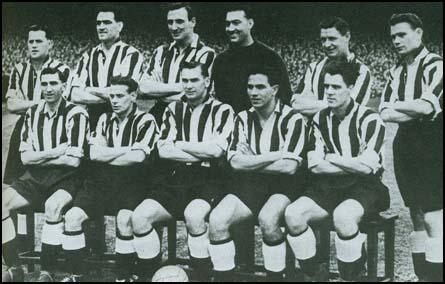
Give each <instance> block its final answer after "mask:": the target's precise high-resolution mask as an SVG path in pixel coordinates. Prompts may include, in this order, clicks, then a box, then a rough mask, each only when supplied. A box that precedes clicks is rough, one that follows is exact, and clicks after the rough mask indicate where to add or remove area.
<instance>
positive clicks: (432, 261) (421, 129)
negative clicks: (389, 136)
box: [380, 14, 443, 281]
mask: <svg viewBox="0 0 445 284" xmlns="http://www.w3.org/2000/svg"><path fill="white" fill-rule="evenodd" d="M389 23H390V26H391V38H392V42H393V45H394V47H395V48H396V51H397V53H398V54H399V55H400V56H401V59H400V61H399V63H398V64H397V65H396V66H395V67H393V68H392V69H391V71H390V75H389V80H388V83H387V86H386V89H385V92H384V97H383V98H382V105H381V107H380V113H381V116H382V118H383V120H384V121H387V122H394V123H398V124H399V129H398V131H397V135H396V137H395V139H394V144H393V150H394V172H395V175H396V179H397V184H398V186H399V189H400V192H401V194H402V197H403V199H404V201H405V204H406V206H408V207H409V208H410V213H411V219H412V221H413V225H414V232H412V233H411V235H410V241H411V250H412V256H413V263H414V270H415V273H416V275H417V276H418V278H419V279H420V280H427V281H443V268H442V263H443V155H442V154H443V112H442V108H443V97H442V96H443V85H442V84H443V83H442V82H443V60H442V58H441V57H440V56H439V55H437V54H433V53H431V52H429V51H428V50H427V49H426V48H425V47H424V45H423V43H422V35H423V27H422V21H421V20H420V18H419V17H418V16H417V15H415V14H396V15H393V16H392V17H391V20H390V21H389Z"/></svg>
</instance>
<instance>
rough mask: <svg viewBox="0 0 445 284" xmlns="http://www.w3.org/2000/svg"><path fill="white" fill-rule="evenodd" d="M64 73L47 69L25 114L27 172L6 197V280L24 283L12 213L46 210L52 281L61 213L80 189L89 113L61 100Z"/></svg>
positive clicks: (44, 269) (44, 276)
mask: <svg viewBox="0 0 445 284" xmlns="http://www.w3.org/2000/svg"><path fill="white" fill-rule="evenodd" d="M66 74H67V73H62V72H61V71H60V70H59V69H56V68H45V69H43V70H42V72H41V74H40V85H41V90H42V97H43V100H42V101H41V102H40V103H39V104H37V105H35V106H32V107H31V108H30V109H29V110H28V111H27V112H26V115H25V121H24V125H23V128H22V134H21V142H20V153H21V159H22V162H23V164H24V165H25V167H26V171H25V173H24V174H23V175H22V176H21V177H19V178H18V179H16V180H15V181H14V182H13V183H12V185H11V187H9V188H7V189H6V190H4V191H3V192H2V255H3V257H4V260H5V262H6V265H7V266H8V267H9V271H8V272H9V277H8V276H7V278H6V279H4V280H9V281H13V282H20V281H23V271H22V270H21V268H19V267H17V266H16V265H17V257H18V255H17V244H16V242H17V240H16V238H15V226H14V223H13V221H12V220H11V218H10V212H11V211H13V210H17V209H19V208H22V207H25V206H31V207H32V208H33V209H35V210H39V209H40V208H42V207H43V206H44V208H45V223H44V225H43V230H42V237H41V239H42V253H41V258H40V260H41V272H40V277H39V281H41V282H52V276H51V274H50V273H49V272H50V271H51V272H53V271H54V268H55V267H54V265H55V260H56V259H57V255H58V252H59V251H60V249H61V241H62V232H63V218H62V214H63V211H64V209H65V208H66V206H67V205H68V204H69V203H71V202H72V200H73V198H74V197H75V194H76V192H77V190H78V188H79V185H80V179H79V176H78V171H79V170H78V168H79V164H80V160H81V158H82V157H83V146H84V144H85V141H86V137H87V135H88V131H89V126H88V125H89V124H88V114H87V113H86V112H85V110H84V109H83V108H81V107H78V106H75V105H74V104H71V103H68V102H66V101H65V100H64V99H63V98H62V93H63V91H64V89H65V83H64V82H66V80H67V78H66ZM2 276H3V275H2ZM8 278H9V279H8Z"/></svg>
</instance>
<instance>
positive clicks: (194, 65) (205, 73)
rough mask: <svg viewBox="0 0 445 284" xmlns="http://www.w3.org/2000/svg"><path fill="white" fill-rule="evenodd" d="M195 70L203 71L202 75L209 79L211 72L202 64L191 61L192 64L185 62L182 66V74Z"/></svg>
mask: <svg viewBox="0 0 445 284" xmlns="http://www.w3.org/2000/svg"><path fill="white" fill-rule="evenodd" d="M195 68H199V69H201V74H202V75H203V76H204V77H205V78H207V77H209V70H208V68H207V67H206V66H205V65H204V64H202V63H200V62H196V61H191V62H184V63H183V64H181V72H182V70H184V69H195Z"/></svg>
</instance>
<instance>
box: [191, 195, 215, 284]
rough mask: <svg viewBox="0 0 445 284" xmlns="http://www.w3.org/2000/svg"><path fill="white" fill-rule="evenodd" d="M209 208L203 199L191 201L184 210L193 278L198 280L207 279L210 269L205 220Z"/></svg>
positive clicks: (208, 241) (207, 232)
mask: <svg viewBox="0 0 445 284" xmlns="http://www.w3.org/2000/svg"><path fill="white" fill-rule="evenodd" d="M210 210H211V206H210V204H209V203H208V202H207V201H205V200H203V199H195V200H193V201H191V202H190V203H189V204H188V205H187V207H186V208H185V210H184V218H185V224H186V227H187V231H188V238H187V243H188V247H189V252H190V262H191V266H192V268H193V271H194V272H195V278H196V280H199V281H209V278H210V271H211V269H212V262H211V260H210V254H209V244H210V239H209V230H208V229H207V225H206V222H205V218H206V217H207V216H208V215H209V213H210Z"/></svg>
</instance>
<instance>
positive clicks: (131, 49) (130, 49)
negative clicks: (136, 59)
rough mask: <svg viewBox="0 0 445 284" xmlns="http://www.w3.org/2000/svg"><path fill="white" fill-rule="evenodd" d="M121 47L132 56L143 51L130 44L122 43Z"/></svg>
mask: <svg viewBox="0 0 445 284" xmlns="http://www.w3.org/2000/svg"><path fill="white" fill-rule="evenodd" d="M121 46H122V48H123V49H126V50H127V55H130V54H132V53H141V51H140V50H139V49H137V48H136V47H135V46H134V45H131V44H129V43H126V42H123V41H122V42H121Z"/></svg>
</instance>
